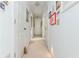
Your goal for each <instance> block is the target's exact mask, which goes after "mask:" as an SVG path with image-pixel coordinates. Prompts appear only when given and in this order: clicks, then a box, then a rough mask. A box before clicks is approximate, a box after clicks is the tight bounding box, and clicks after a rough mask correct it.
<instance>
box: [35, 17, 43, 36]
mask: <svg viewBox="0 0 79 59" xmlns="http://www.w3.org/2000/svg"><path fill="white" fill-rule="evenodd" d="M34 32H35V33H34V34H35V36H41V35H42V23H41V19H40V18H37V19H35V26H34Z"/></svg>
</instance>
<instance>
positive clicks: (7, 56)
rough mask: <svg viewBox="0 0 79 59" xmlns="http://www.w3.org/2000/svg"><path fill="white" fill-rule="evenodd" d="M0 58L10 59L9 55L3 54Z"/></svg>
mask: <svg viewBox="0 0 79 59" xmlns="http://www.w3.org/2000/svg"><path fill="white" fill-rule="evenodd" d="M0 58H10V53H9V52H8V53H4V54H1V55H0Z"/></svg>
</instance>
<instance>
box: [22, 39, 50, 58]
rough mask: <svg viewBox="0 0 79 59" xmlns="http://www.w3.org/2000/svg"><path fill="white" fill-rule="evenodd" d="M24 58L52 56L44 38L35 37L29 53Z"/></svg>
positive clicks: (28, 50)
mask: <svg viewBox="0 0 79 59" xmlns="http://www.w3.org/2000/svg"><path fill="white" fill-rule="evenodd" d="M23 58H51V54H50V53H49V52H48V50H47V47H46V45H45V41H44V40H42V39H41V40H40V39H39V38H34V40H32V41H31V42H30V45H29V47H28V49H27V54H25V55H24V56H23Z"/></svg>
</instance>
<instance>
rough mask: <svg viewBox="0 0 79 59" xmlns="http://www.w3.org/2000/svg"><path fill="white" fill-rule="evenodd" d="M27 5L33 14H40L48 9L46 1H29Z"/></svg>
mask: <svg viewBox="0 0 79 59" xmlns="http://www.w3.org/2000/svg"><path fill="white" fill-rule="evenodd" d="M29 7H30V9H31V11H32V13H33V15H34V16H42V15H43V12H44V11H46V10H47V9H48V2H47V1H30V2H29Z"/></svg>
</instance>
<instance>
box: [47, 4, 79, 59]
mask: <svg viewBox="0 0 79 59" xmlns="http://www.w3.org/2000/svg"><path fill="white" fill-rule="evenodd" d="M78 12H79V3H78V4H77V5H75V6H74V7H72V8H71V9H69V10H67V11H66V12H64V13H62V14H61V15H60V24H59V25H58V26H57V25H55V26H50V25H49V26H48V27H49V30H48V31H49V32H48V33H49V34H48V37H49V41H51V44H50V46H51V48H53V50H54V57H65V58H69V57H72V58H73V57H79V36H78V35H79V27H78V25H79V20H78V19H79V13H78Z"/></svg>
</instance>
